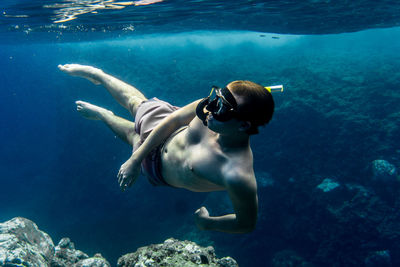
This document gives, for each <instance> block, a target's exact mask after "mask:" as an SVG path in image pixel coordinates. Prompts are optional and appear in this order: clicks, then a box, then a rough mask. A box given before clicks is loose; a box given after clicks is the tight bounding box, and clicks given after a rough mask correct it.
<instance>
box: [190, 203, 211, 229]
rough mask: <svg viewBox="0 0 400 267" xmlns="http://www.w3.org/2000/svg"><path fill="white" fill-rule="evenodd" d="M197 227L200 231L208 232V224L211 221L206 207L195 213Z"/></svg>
mask: <svg viewBox="0 0 400 267" xmlns="http://www.w3.org/2000/svg"><path fill="white" fill-rule="evenodd" d="M194 216H195V221H196V225H197V227H198V228H199V229H200V230H207V222H208V221H209V220H210V215H209V213H208V210H207V209H206V207H201V208H200V209H198V210H196V212H195V213H194Z"/></svg>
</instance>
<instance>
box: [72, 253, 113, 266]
mask: <svg viewBox="0 0 400 267" xmlns="http://www.w3.org/2000/svg"><path fill="white" fill-rule="evenodd" d="M74 267H111V265H110V263H109V262H108V261H107V260H106V259H105V258H103V256H101V254H96V255H94V256H93V257H92V258H88V259H84V260H81V261H79V262H78V263H76V264H75V265H74Z"/></svg>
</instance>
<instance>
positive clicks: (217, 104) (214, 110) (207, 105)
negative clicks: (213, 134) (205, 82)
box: [196, 86, 237, 126]
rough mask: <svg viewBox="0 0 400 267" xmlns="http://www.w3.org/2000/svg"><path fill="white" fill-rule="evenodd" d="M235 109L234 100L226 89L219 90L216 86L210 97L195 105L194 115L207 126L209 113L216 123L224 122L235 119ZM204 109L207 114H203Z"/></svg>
mask: <svg viewBox="0 0 400 267" xmlns="http://www.w3.org/2000/svg"><path fill="white" fill-rule="evenodd" d="M213 92H215V96H214V97H213V98H212V96H213ZM236 108H237V103H236V100H235V98H234V97H233V95H232V93H231V92H230V91H229V90H228V89H227V88H226V87H224V88H219V87H218V86H213V87H212V89H211V92H210V95H209V96H208V97H206V98H204V99H203V100H202V101H200V103H199V104H198V105H197V108H196V115H197V117H199V118H200V119H201V120H202V121H203V124H204V125H205V126H207V116H208V114H209V113H211V114H212V116H213V117H214V118H215V119H216V120H217V121H221V122H224V121H228V120H230V119H232V118H234V117H235V115H236V114H237V111H236ZM204 109H206V110H207V111H209V112H204Z"/></svg>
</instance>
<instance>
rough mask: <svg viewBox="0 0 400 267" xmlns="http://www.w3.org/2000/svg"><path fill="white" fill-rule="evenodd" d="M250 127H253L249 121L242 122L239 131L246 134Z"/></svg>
mask: <svg viewBox="0 0 400 267" xmlns="http://www.w3.org/2000/svg"><path fill="white" fill-rule="evenodd" d="M250 127H251V122H249V121H241V122H240V127H239V130H240V131H243V132H245V131H247V130H248V129H250Z"/></svg>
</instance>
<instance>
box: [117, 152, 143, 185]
mask: <svg viewBox="0 0 400 267" xmlns="http://www.w3.org/2000/svg"><path fill="white" fill-rule="evenodd" d="M139 175H140V162H139V161H137V160H135V159H134V158H133V157H130V158H129V159H128V160H127V161H126V162H125V163H124V164H122V166H121V168H120V169H119V172H118V183H119V186H120V187H121V190H122V191H125V189H126V188H127V187H128V186H129V187H130V186H132V185H133V184H134V183H135V182H136V179H137V178H138V177H139Z"/></svg>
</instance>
